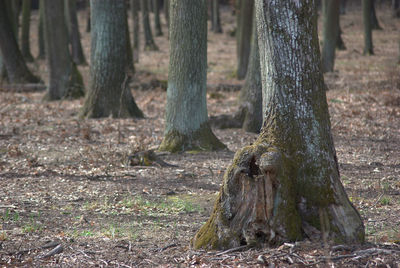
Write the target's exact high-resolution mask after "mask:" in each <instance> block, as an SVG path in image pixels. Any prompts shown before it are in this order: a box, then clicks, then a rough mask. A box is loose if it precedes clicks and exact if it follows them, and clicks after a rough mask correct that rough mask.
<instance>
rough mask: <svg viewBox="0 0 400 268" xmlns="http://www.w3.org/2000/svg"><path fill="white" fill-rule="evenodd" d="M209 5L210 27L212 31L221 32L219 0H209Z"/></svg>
mask: <svg viewBox="0 0 400 268" xmlns="http://www.w3.org/2000/svg"><path fill="white" fill-rule="evenodd" d="M211 5H212V7H211V10H212V12H211V29H212V31H213V32H214V33H222V27H221V19H220V12H219V0H211Z"/></svg>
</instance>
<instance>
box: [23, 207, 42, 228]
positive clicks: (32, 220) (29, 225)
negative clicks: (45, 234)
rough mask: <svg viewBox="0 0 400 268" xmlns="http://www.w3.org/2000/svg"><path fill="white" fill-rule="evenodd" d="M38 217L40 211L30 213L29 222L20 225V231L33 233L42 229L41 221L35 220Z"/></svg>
mask: <svg viewBox="0 0 400 268" xmlns="http://www.w3.org/2000/svg"><path fill="white" fill-rule="evenodd" d="M39 218H40V212H38V213H37V214H31V215H30V217H29V222H28V223H26V224H25V225H24V226H22V231H23V232H24V233H34V232H37V231H41V230H42V229H43V225H42V223H40V222H39V221H37V219H39Z"/></svg>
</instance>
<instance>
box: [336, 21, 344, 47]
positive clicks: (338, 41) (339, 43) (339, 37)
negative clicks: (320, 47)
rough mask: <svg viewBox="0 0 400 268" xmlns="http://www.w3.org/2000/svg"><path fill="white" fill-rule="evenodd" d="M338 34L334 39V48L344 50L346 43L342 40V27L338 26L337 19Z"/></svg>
mask: <svg viewBox="0 0 400 268" xmlns="http://www.w3.org/2000/svg"><path fill="white" fill-rule="evenodd" d="M338 29H339V31H338V34H337V39H336V48H337V49H339V50H346V45H345V44H344V42H343V39H342V29H341V28H340V22H339V20H338Z"/></svg>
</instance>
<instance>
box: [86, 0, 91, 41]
mask: <svg viewBox="0 0 400 268" xmlns="http://www.w3.org/2000/svg"><path fill="white" fill-rule="evenodd" d="M89 3H90V1H89ZM90 17H91V15H90V4H89V8H88V9H87V10H86V32H87V33H90V25H92V23H91V21H90Z"/></svg>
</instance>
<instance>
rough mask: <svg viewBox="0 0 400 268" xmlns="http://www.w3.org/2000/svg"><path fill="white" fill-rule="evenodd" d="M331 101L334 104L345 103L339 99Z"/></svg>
mask: <svg viewBox="0 0 400 268" xmlns="http://www.w3.org/2000/svg"><path fill="white" fill-rule="evenodd" d="M329 101H330V102H333V103H343V101H342V100H339V99H330V100H329Z"/></svg>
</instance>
